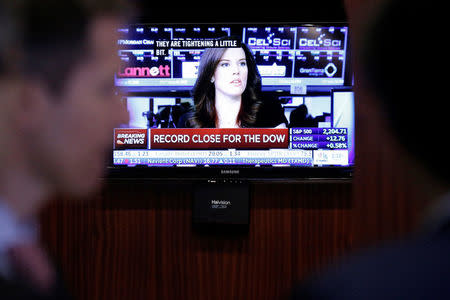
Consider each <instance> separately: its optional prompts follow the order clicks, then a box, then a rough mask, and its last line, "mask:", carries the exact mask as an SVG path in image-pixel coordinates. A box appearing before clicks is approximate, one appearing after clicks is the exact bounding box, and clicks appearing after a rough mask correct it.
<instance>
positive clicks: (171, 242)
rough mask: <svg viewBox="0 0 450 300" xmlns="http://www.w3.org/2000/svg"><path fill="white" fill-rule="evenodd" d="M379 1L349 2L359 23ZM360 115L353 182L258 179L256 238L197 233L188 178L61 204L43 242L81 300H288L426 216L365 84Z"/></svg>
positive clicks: (110, 188)
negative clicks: (341, 262) (327, 270)
mask: <svg viewBox="0 0 450 300" xmlns="http://www.w3.org/2000/svg"><path fill="white" fill-rule="evenodd" d="M378 2H380V1H363V0H352V1H351V0H348V1H346V2H345V3H346V9H347V14H348V16H349V18H350V21H351V22H354V23H351V24H357V21H358V20H359V19H358V16H359V15H361V12H362V11H363V10H364V9H367V6H366V5H367V4H368V3H369V4H376V3H378ZM354 29H355V28H354ZM355 30H357V28H356V29H355ZM356 59H357V58H356ZM356 62H357V61H356ZM355 72H356V76H355V78H357V72H358V71H357V69H356V71H355ZM356 116H357V119H356V129H357V130H356V147H357V149H356V153H357V168H356V170H355V175H354V179H353V180H352V181H342V182H341V181H330V182H323V181H322V182H301V183H296V184H293V183H254V184H252V185H251V216H250V218H251V224H250V228H249V232H248V233H247V234H243V235H202V234H198V233H196V232H193V231H192V227H191V213H192V211H191V200H192V191H193V186H192V184H190V183H186V182H184V183H183V182H181V183H180V182H172V183H170V182H169V183H154V182H146V181H114V182H113V181H111V182H104V188H103V189H102V191H101V192H99V193H98V194H97V195H95V196H93V197H92V199H86V201H85V202H83V203H82V204H79V203H77V202H74V201H72V199H66V198H62V199H57V200H58V201H54V202H52V204H51V205H49V207H48V209H46V210H45V212H44V213H43V214H42V218H41V224H42V228H41V229H42V239H43V240H44V242H45V243H46V244H47V245H48V248H49V252H50V253H51V254H52V255H53V257H54V259H55V261H56V262H57V264H58V265H59V266H60V268H61V271H62V273H63V275H64V276H65V277H66V279H67V284H68V286H69V288H70V290H72V291H73V293H74V295H75V296H76V298H77V299H96V300H101V299H105V300H106V299H108V300H115V299H279V298H280V297H283V296H285V295H287V294H288V292H289V289H290V288H291V287H292V285H293V284H294V283H295V282H297V281H298V280H301V279H303V278H305V277H306V276H309V275H311V274H313V273H315V272H320V270H321V269H322V268H323V267H324V266H326V265H329V264H330V263H332V262H334V261H336V260H337V259H338V258H339V257H341V256H343V255H346V254H349V253H352V252H353V251H356V250H358V249H359V248H361V247H365V246H368V245H372V244H375V243H377V242H379V241H381V240H385V239H391V238H396V237H399V236H402V235H403V234H405V233H409V232H411V231H412V230H413V229H414V227H415V226H416V224H417V222H418V220H419V219H420V216H421V213H422V211H423V206H424V203H422V202H421V201H420V199H421V194H420V193H419V192H418V191H417V188H416V186H415V185H413V184H412V181H411V180H412V179H411V178H410V176H409V175H410V170H409V169H408V165H405V164H404V163H402V161H401V159H400V158H401V156H402V154H401V153H397V152H394V151H393V150H392V145H393V144H394V143H395V140H393V139H392V138H391V137H390V135H389V133H388V131H387V130H386V129H385V127H384V121H383V119H382V117H381V116H380V114H379V110H378V108H377V106H376V105H375V104H374V101H373V99H372V98H371V96H370V94H368V93H367V92H365V91H363V90H357V97H356Z"/></svg>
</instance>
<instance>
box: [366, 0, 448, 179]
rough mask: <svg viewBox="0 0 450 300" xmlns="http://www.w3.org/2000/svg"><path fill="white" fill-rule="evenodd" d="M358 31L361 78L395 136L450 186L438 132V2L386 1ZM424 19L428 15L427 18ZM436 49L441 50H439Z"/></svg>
mask: <svg viewBox="0 0 450 300" xmlns="http://www.w3.org/2000/svg"><path fill="white" fill-rule="evenodd" d="M385 5H386V6H385V7H383V8H382V9H381V10H380V12H379V13H378V14H377V16H376V17H375V18H374V19H373V20H372V21H371V22H370V23H369V26H368V27H367V28H366V30H365V31H364V32H363V34H362V35H361V38H360V41H359V44H360V47H361V51H360V53H359V55H360V58H359V61H360V62H361V66H362V68H361V69H362V72H361V73H362V74H359V78H360V79H361V82H362V83H363V85H364V86H365V88H368V89H369V91H371V92H372V93H373V94H374V95H376V98H377V100H379V102H380V103H381V108H382V112H383V113H384V116H385V118H386V120H387V122H388V124H389V125H390V130H391V132H392V134H393V136H394V138H395V139H396V140H397V141H398V142H399V143H400V144H401V146H402V147H403V148H404V149H405V153H407V154H408V155H410V156H411V157H412V158H413V159H414V160H415V161H416V163H418V164H419V165H420V166H422V167H424V169H425V170H427V171H428V172H429V173H430V174H431V175H432V176H433V178H434V179H438V180H440V181H441V183H444V184H445V185H447V186H448V185H449V183H450V175H449V174H450V173H449V172H448V169H449V168H450V165H449V160H448V159H445V157H446V156H447V152H448V151H447V149H446V146H445V142H444V141H443V140H442V137H443V136H442V132H443V131H444V132H445V130H446V129H447V128H448V114H449V112H450V110H449V108H450V105H449V101H448V99H447V93H448V92H447V85H448V84H447V81H448V80H447V76H446V75H445V72H446V71H447V70H448V68H447V67H446V63H445V59H443V58H442V57H441V54H440V52H439V51H438V50H437V49H440V45H441V44H442V43H444V38H443V35H442V33H444V32H445V30H443V28H444V27H443V25H442V24H440V23H439V22H441V21H442V20H444V17H443V16H442V17H441V16H438V14H439V13H441V12H442V11H445V10H442V6H439V5H438V4H437V1H399V0H392V1H388V2H386V4H385ZM426 17H432V18H433V21H432V22H428V23H427V21H430V20H427V19H426ZM438 53H439V54H438Z"/></svg>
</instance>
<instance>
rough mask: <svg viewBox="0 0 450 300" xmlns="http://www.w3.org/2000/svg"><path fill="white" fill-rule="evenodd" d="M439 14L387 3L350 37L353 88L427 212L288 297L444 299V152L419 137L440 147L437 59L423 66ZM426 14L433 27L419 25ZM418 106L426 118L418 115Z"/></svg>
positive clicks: (447, 206) (447, 245) (447, 292)
mask: <svg viewBox="0 0 450 300" xmlns="http://www.w3.org/2000/svg"><path fill="white" fill-rule="evenodd" d="M443 11H445V9H444V7H443V4H441V3H438V2H437V1H420V2H419V1H388V2H386V3H383V4H382V6H381V7H380V8H379V10H378V12H377V13H376V14H374V15H375V16H376V17H374V18H373V19H372V20H371V21H370V22H369V24H368V25H367V27H365V29H364V30H362V33H361V34H360V35H358V36H357V37H356V38H355V40H356V41H357V42H358V43H357V45H358V49H357V50H356V55H357V56H356V57H357V58H358V60H357V62H358V63H360V66H359V70H360V71H361V72H360V73H359V74H358V75H359V80H360V83H361V86H362V87H363V88H364V90H366V91H368V92H370V94H371V95H373V96H374V99H375V100H376V101H377V102H379V106H380V108H381V113H382V114H383V116H384V118H385V120H386V122H387V123H386V124H387V125H388V126H389V130H390V134H391V135H392V136H393V138H394V139H395V140H396V142H397V143H396V144H395V145H394V146H395V147H396V148H397V149H396V151H398V153H401V154H402V159H404V161H405V162H406V164H405V166H406V167H407V168H408V171H410V173H414V177H412V178H414V180H415V181H414V184H415V185H417V186H420V188H421V190H423V191H425V192H424V194H426V195H427V199H424V200H425V201H427V203H428V205H429V211H428V213H426V214H425V217H424V220H423V222H422V224H421V227H420V228H419V229H418V232H415V233H414V234H411V235H410V236H408V237H404V238H402V239H400V240H398V241H390V242H384V243H383V244H381V245H379V246H377V247H376V248H373V249H366V250H364V251H360V252H359V253H357V254H356V253H355V254H354V255H352V256H349V257H347V258H345V259H344V260H343V261H342V262H341V263H340V264H339V265H338V266H336V268H333V269H329V270H327V271H325V272H324V273H322V274H321V275H317V276H314V278H310V279H309V280H307V281H304V282H303V283H302V284H301V285H299V286H298V287H297V288H295V289H294V292H293V296H292V299H346V300H352V299H364V300H371V299H387V300H389V299H408V300H415V299H433V300H437V299H450V255H449V254H450V193H449V191H450V189H449V183H450V175H449V174H450V173H449V172H448V170H449V169H450V166H449V160H448V159H447V158H446V157H447V154H448V150H447V147H446V146H445V145H444V144H439V142H437V143H436V144H435V147H430V144H429V143H426V142H424V140H423V139H421V137H422V138H423V137H426V139H427V140H429V141H442V132H445V130H446V129H447V128H448V127H449V126H448V123H447V122H448V121H447V119H446V118H443V117H441V116H440V115H441V113H442V112H445V113H448V111H449V110H448V109H449V105H448V101H447V99H445V98H444V97H443V96H442V95H440V96H438V95H436V93H435V92H436V91H438V90H439V89H442V87H446V86H447V84H446V81H447V78H448V77H446V76H445V75H444V76H443V75H442V72H443V70H447V68H446V64H445V60H428V58H430V57H433V58H436V57H435V56H434V54H433V53H434V48H436V47H438V42H439V41H442V37H443V36H444V35H445V30H444V28H445V26H442V24H440V22H441V21H442V20H445V18H443V17H440V16H438V14H439V13H440V12H443ZM430 16H432V17H433V21H432V22H429V23H427V21H429V17H430ZM412 45H413V46H412ZM410 46H412V48H409V47H410ZM436 49H437V48H436ZM419 78H420V81H418V79H419ZM419 82H420V84H419ZM361 86H360V87H359V88H358V89H357V91H358V90H359V89H361ZM360 100H361V101H363V100H364V99H363V98H360ZM424 101H428V103H430V106H429V108H428V109H431V110H433V112H432V113H429V112H430V111H428V112H427V113H425V112H424V106H423V104H424V103H425V102H424ZM417 116H420V118H419V119H417ZM437 116H439V117H437ZM418 120H420V121H418ZM374 126H375V125H374Z"/></svg>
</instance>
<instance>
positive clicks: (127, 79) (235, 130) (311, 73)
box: [112, 23, 355, 176]
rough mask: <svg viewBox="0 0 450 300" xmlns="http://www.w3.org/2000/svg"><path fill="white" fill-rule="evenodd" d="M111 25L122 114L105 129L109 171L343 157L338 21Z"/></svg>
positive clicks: (304, 166)
mask: <svg viewBox="0 0 450 300" xmlns="http://www.w3.org/2000/svg"><path fill="white" fill-rule="evenodd" d="M118 31H119V33H120V38H119V39H118V46H119V51H118V55H119V57H120V60H121V64H120V66H119V69H118V70H117V72H116V75H115V85H116V87H117V91H118V93H120V95H121V97H122V101H123V102H124V105H126V107H127V110H128V113H129V122H128V123H127V124H122V125H121V126H120V127H119V128H116V129H115V130H114V145H113V160H112V167H113V168H116V169H124V168H125V169H130V168H131V167H139V168H147V169H149V170H155V169H158V170H162V169H164V170H165V172H177V170H180V169H181V168H182V167H192V168H191V170H199V169H209V170H211V169H216V170H217V169H219V170H224V169H227V170H228V169H243V168H245V169H247V170H248V169H255V170H256V169H258V168H261V167H262V168H265V169H274V168H277V167H285V168H284V170H290V171H288V172H286V174H295V173H293V171H292V170H300V169H301V170H312V169H321V168H330V167H332V168H342V169H348V168H351V167H352V166H353V164H354V156H355V155H354V96H353V91H352V79H353V78H352V73H351V66H350V57H349V53H350V51H349V46H348V26H347V25H346V24H344V23H336V24H314V25H311V24H308V25H306V24H290V25H285V24H283V25H281V24H280V25H275V24H231V25H229V24H228V25H226V24H200V25H195V24H185V25H180V24H176V25H169V24H133V25H130V26H128V27H125V28H120V29H118ZM244 49H247V50H248V51H247V52H246V51H245V50H244ZM227 72H228V73H227ZM220 74H225V75H222V76H221V75H220ZM227 74H228V75H227ZM229 74H231V75H229ZM226 76H231V77H226ZM224 78H225V79H226V80H225V79H224ZM216 79H217V80H216ZM230 120H231V121H232V122H230ZM183 169H184V168H183ZM167 170H170V171H167ZM192 172H195V171H192ZM192 172H190V173H192ZM225 173H226V172H225ZM303 174H305V173H304V172H303ZM287 176H288V175H287ZM289 176H291V175H289Z"/></svg>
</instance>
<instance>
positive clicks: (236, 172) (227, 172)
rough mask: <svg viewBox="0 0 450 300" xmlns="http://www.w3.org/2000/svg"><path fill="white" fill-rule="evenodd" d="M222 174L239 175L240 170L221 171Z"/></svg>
mask: <svg viewBox="0 0 450 300" xmlns="http://www.w3.org/2000/svg"><path fill="white" fill-rule="evenodd" d="M220 174H239V170H220Z"/></svg>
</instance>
